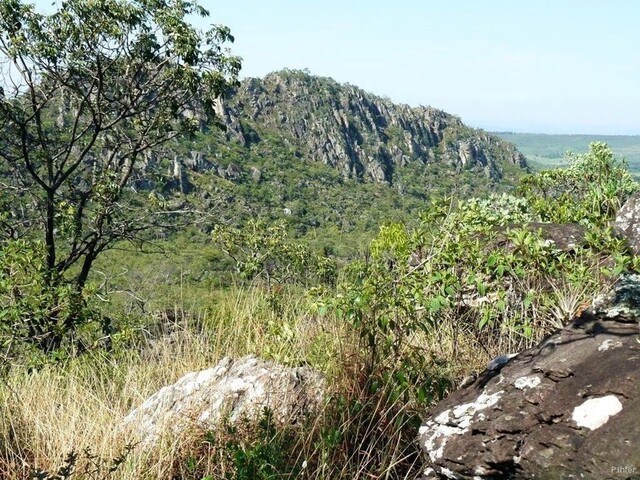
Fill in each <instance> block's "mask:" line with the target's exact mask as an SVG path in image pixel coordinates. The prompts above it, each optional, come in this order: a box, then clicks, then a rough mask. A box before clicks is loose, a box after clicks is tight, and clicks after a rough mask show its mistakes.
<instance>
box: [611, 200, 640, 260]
mask: <svg viewBox="0 0 640 480" xmlns="http://www.w3.org/2000/svg"><path fill="white" fill-rule="evenodd" d="M613 228H614V230H615V232H616V233H617V234H618V235H619V236H621V237H622V238H624V239H625V240H626V241H627V244H628V245H629V248H630V249H631V251H632V252H633V253H634V255H638V254H640V193H636V194H634V195H632V196H631V197H630V198H629V199H628V200H627V201H626V203H625V204H624V205H623V206H622V208H620V210H618V213H617V214H616V219H615V221H614V223H613Z"/></svg>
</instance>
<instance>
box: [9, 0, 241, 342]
mask: <svg viewBox="0 0 640 480" xmlns="http://www.w3.org/2000/svg"><path fill="white" fill-rule="evenodd" d="M194 15H195V16H200V17H206V16H207V15H208V12H207V11H206V10H205V9H203V8H202V7H200V6H199V5H197V4H196V3H195V2H193V1H189V0H65V1H64V2H62V6H61V7H60V8H59V9H58V10H57V11H56V12H55V13H53V14H51V15H44V14H41V13H38V12H36V11H35V9H34V7H33V6H32V5H28V4H25V3H22V1H21V0H0V62H1V63H0V68H1V70H0V73H1V75H2V76H1V78H0V186H1V187H2V195H0V196H2V197H4V201H5V202H6V203H8V204H9V205H10V206H11V212H12V215H11V217H12V218H13V222H12V225H11V228H9V226H8V222H11V218H9V219H7V218H5V219H1V218H0V223H1V224H2V226H3V229H1V230H0V235H2V234H3V233H4V234H5V238H4V239H2V238H0V242H5V244H6V242H9V241H11V240H10V239H9V238H6V236H7V235H10V236H11V237H13V238H14V239H15V238H21V239H27V240H29V241H33V240H34V239H36V238H38V237H41V241H40V243H41V244H42V245H43V246H44V259H43V261H44V268H43V272H44V273H43V275H44V279H43V289H44V290H46V291H47V296H45V298H47V299H48V300H47V303H48V308H47V309H46V312H47V313H46V315H44V316H43V317H41V318H37V319H36V318H31V319H28V320H25V321H28V322H31V323H32V324H31V325H29V327H30V329H29V330H30V331H31V334H30V335H31V336H32V337H33V338H31V339H30V341H32V343H35V344H37V346H38V347H39V348H41V349H42V350H45V351H51V350H54V349H56V348H58V347H60V345H61V343H62V341H63V339H64V335H65V334H66V333H69V332H72V331H73V330H74V329H75V327H76V326H77V325H78V324H79V323H81V322H82V319H81V318H80V314H79V312H80V310H81V305H80V304H81V303H82V302H80V301H79V300H78V299H79V298H81V296H82V292H83V290H84V288H85V286H86V284H87V279H88V276H89V273H90V271H91V268H92V265H93V263H94V261H95V260H96V258H97V257H98V256H99V255H100V254H101V253H102V252H104V251H105V250H107V249H109V248H111V247H113V245H114V244H115V243H116V242H118V241H121V240H123V239H124V240H130V241H135V240H136V239H139V238H140V234H141V233H142V232H144V231H146V230H148V229H149V228H150V227H152V226H153V225H154V224H155V222H154V220H153V218H152V216H151V215H150V210H152V209H150V206H151V205H154V204H155V205H158V204H160V202H159V201H156V200H157V198H155V197H154V196H153V194H149V192H146V193H142V192H138V191H136V189H135V188H133V187H132V185H133V182H134V180H137V179H139V178H140V177H141V176H142V175H143V173H144V168H145V162H146V161H147V160H148V159H149V158H150V156H151V155H152V153H151V152H152V151H153V150H154V149H157V148H159V147H160V146H161V145H163V144H166V143H167V142H169V141H171V140H172V139H175V138H176V137H178V136H179V135H181V134H183V133H185V132H186V133H193V132H194V131H195V129H196V128H197V125H196V120H197V116H198V115H199V114H200V112H202V113H204V114H207V115H209V116H210V117H212V116H213V106H214V103H215V99H216V98H217V97H219V96H220V95H221V94H222V93H223V92H224V91H225V89H227V88H228V87H229V86H231V85H233V84H235V82H236V81H237V80H236V78H237V74H238V72H239V69H240V60H239V59H238V58H237V57H234V56H231V55H230V54H229V52H228V50H227V49H226V48H225V43H226V42H232V41H233V37H232V36H231V34H230V31H229V29H228V28H226V27H222V26H214V27H212V28H211V29H210V30H208V31H201V30H198V29H196V28H195V27H194V26H192V25H191V24H190V23H189V22H188V17H189V16H194ZM5 216H6V215H5ZM7 232H8V233H7ZM0 245H1V244H0ZM35 250H37V249H34V251H35ZM63 285H64V286H65V287H70V288H71V290H70V291H71V292H72V295H75V296H76V301H75V302H71V304H72V305H74V304H77V305H78V306H77V307H76V308H66V309H64V311H65V312H67V313H65V314H64V315H62V313H61V312H62V311H63V309H61V308H58V304H59V303H60V302H61V299H60V298H58V297H59V295H58V294H57V293H55V292H58V291H59V289H60V287H61V286H63Z"/></svg>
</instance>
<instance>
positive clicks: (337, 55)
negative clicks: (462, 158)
mask: <svg viewBox="0 0 640 480" xmlns="http://www.w3.org/2000/svg"><path fill="white" fill-rule="evenodd" d="M39 2H40V3H41V4H43V5H44V4H48V5H51V3H52V0H39ZM200 4H201V5H202V6H203V7H205V8H206V9H208V10H209V11H210V13H211V16H210V17H209V19H208V22H210V23H215V24H224V25H227V26H228V27H230V28H231V31H232V34H233V35H234V36H235V43H234V44H233V45H232V46H231V48H232V51H233V53H234V54H236V55H239V56H241V57H242V58H243V70H242V77H254V76H256V77H260V76H264V75H265V74H267V73H269V72H272V71H276V70H280V69H282V68H291V69H294V68H295V69H305V68H306V69H308V70H309V71H310V72H311V73H312V74H314V75H320V76H328V77H332V78H334V79H335V80H337V81H339V82H347V83H350V84H352V85H357V86H359V87H361V88H363V89H365V90H366V91H368V92H371V93H374V94H377V95H380V96H386V97H389V98H391V99H392V100H393V101H395V102H401V103H407V104H409V105H412V106H418V105H431V106H433V107H436V108H440V109H443V110H445V111H447V112H449V113H453V114H456V115H459V116H460V117H461V118H462V120H463V121H464V122H465V123H467V124H468V125H471V126H473V127H480V128H484V129H486V130H491V131H516V132H535V133H593V134H614V135H615V134H640V34H639V33H638V24H639V23H640V1H637V0H608V1H604V0H599V1H592V0H555V1H549V0H535V1H534V0H438V1H432V0H394V1H388V0H387V1H382V0H322V1H319V0H316V1H309V0H224V1H221V0H201V1H200Z"/></svg>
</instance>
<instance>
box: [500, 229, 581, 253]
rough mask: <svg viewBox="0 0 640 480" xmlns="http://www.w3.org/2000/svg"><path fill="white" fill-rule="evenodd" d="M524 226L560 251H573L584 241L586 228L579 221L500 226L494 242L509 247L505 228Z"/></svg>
mask: <svg viewBox="0 0 640 480" xmlns="http://www.w3.org/2000/svg"><path fill="white" fill-rule="evenodd" d="M507 228H510V229H514V228H526V229H527V230H529V231H530V232H533V233H536V234H538V235H540V238H541V239H542V240H544V241H545V242H546V243H547V244H548V245H550V246H551V247H553V248H554V249H556V250H560V251H562V252H569V251H574V250H577V249H579V248H580V246H581V245H582V244H583V243H584V240H585V235H586V233H587V229H586V228H585V227H584V226H582V225H580V224H579V223H540V222H531V223H527V224H526V225H510V226H509V227H500V228H499V229H498V235H497V236H496V239H495V243H496V244H497V245H499V246H502V247H507V248H509V245H508V239H507V235H506V233H505V232H506V229H507Z"/></svg>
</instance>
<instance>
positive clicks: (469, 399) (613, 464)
mask: <svg viewBox="0 0 640 480" xmlns="http://www.w3.org/2000/svg"><path fill="white" fill-rule="evenodd" d="M639 321H640V276H636V275H631V276H627V277H624V278H623V279H621V280H620V281H619V282H618V283H617V284H616V285H615V286H614V288H613V289H612V290H611V291H610V292H609V293H607V294H605V295H602V296H600V297H598V298H597V299H596V300H594V302H593V305H592V306H591V307H590V308H588V309H587V310H585V311H584V312H583V313H582V314H581V316H580V317H579V318H577V319H576V320H575V321H574V322H573V323H572V324H571V325H569V326H567V327H565V328H563V329H562V330H559V331H557V332H556V333H554V334H553V335H551V336H549V337H548V338H546V339H545V340H544V341H542V342H541V343H540V344H539V345H538V346H536V347H534V348H531V349H529V350H526V351H524V352H521V353H520V354H518V355H517V356H515V357H513V358H507V357H505V358H506V361H504V362H501V363H499V365H498V366H497V368H493V369H487V370H486V371H485V372H484V373H483V374H481V375H480V376H479V377H478V378H477V379H476V380H475V381H474V382H473V383H471V384H470V385H468V386H466V387H464V388H462V389H460V390H458V391H457V392H454V393H453V394H452V395H450V396H449V397H448V398H447V399H445V400H444V401H443V402H441V403H440V404H438V405H437V406H436V407H435V408H434V409H433V410H432V411H431V412H430V417H429V418H428V419H427V421H426V422H425V423H424V424H423V426H422V427H421V429H420V435H419V441H420V444H421V446H422V448H423V450H424V452H425V453H426V459H427V465H426V467H425V476H424V478H425V479H435V478H449V479H453V478H458V479H464V478H469V479H474V480H481V479H493V478H501V479H502V478H527V479H528V478H537V479H558V478H581V479H604V478H617V479H618V478H640V450H639V449H638V441H639V440H640V421H639V419H640V340H639V334H640V330H639V328H638V322H639Z"/></svg>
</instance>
